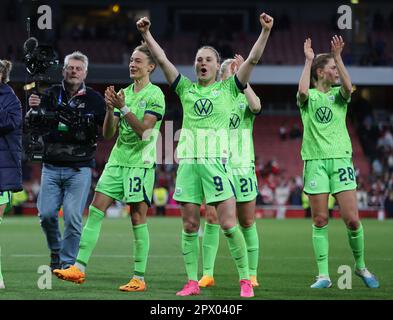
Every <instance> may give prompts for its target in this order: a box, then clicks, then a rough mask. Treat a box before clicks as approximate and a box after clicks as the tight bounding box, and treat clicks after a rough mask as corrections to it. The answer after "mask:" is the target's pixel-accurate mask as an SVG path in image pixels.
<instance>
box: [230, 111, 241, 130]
mask: <svg viewBox="0 0 393 320" xmlns="http://www.w3.org/2000/svg"><path fill="white" fill-rule="evenodd" d="M239 125H240V118H239V116H238V115H237V114H236V113H232V114H231V119H230V120H229V129H237V128H239Z"/></svg>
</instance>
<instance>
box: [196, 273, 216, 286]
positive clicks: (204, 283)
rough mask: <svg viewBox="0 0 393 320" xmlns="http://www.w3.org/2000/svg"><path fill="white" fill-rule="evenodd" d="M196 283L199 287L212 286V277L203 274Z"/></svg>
mask: <svg viewBox="0 0 393 320" xmlns="http://www.w3.org/2000/svg"><path fill="white" fill-rule="evenodd" d="M198 285H199V286H200V287H201V288H207V287H212V286H214V278H213V277H211V276H203V277H202V278H201V280H199V281H198Z"/></svg>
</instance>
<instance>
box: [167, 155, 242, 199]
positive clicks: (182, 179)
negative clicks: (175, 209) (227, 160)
mask: <svg viewBox="0 0 393 320" xmlns="http://www.w3.org/2000/svg"><path fill="white" fill-rule="evenodd" d="M233 196H235V190H234V187H233V182H232V173H231V170H230V169H229V167H228V166H227V165H226V164H223V163H222V161H221V159H219V158H211V159H181V160H180V162H179V168H178V169H177V177H176V189H175V194H174V196H173V199H175V200H176V201H179V202H186V203H196V204H201V203H202V202H203V200H204V199H205V198H206V203H207V204H209V203H215V202H221V201H224V200H227V199H230V198H231V197H233Z"/></svg>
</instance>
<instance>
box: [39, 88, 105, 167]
mask: <svg viewBox="0 0 393 320" xmlns="http://www.w3.org/2000/svg"><path fill="white" fill-rule="evenodd" d="M48 91H49V92H52V93H54V96H55V98H56V104H55V106H52V108H53V107H54V108H55V109H57V110H59V108H63V109H65V110H67V108H68V109H73V110H74V111H76V112H77V113H79V114H80V115H82V116H83V117H91V119H92V122H94V131H95V134H94V139H93V141H86V142H81V141H80V140H78V139H77V138H76V135H75V132H74V131H73V130H71V129H70V128H67V126H64V125H63V124H61V123H60V124H59V126H58V127H57V128H55V129H53V130H51V131H50V133H49V135H45V136H44V145H45V154H44V158H43V162H44V163H49V164H53V165H55V166H62V167H74V168H80V167H94V163H95V162H94V158H95V151H96V146H97V141H96V138H97V135H98V132H99V131H98V126H102V125H103V123H104V118H105V112H106V108H105V100H104V99H103V97H102V96H101V94H99V93H98V92H97V91H94V90H93V89H91V88H88V87H85V85H84V84H82V86H81V87H80V89H79V90H78V92H77V93H76V94H75V95H74V96H73V97H72V98H68V96H67V93H66V91H65V89H64V85H54V86H52V87H51V88H49V89H48Z"/></svg>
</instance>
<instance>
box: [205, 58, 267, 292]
mask: <svg viewBox="0 0 393 320" xmlns="http://www.w3.org/2000/svg"><path fill="white" fill-rule="evenodd" d="M243 61H244V60H243V57H242V56H240V55H235V58H234V59H227V60H225V61H224V62H223V63H222V65H221V69H220V78H221V80H223V81H225V80H226V79H227V78H228V77H230V76H231V75H233V74H235V73H236V71H237V70H238V69H239V67H240V65H241V64H242V63H243ZM243 92H244V94H239V95H238V97H237V98H236V99H235V100H234V102H233V109H232V114H231V119H230V123H229V129H230V132H231V135H230V139H232V140H231V142H230V150H231V156H230V158H229V164H230V166H231V169H232V174H233V184H234V188H235V191H236V213H237V217H238V219H239V225H240V230H241V231H242V233H243V236H244V240H245V241H246V246H247V254H248V266H249V273H250V280H251V284H252V286H253V287H257V286H259V283H258V280H257V268H258V258H259V238H258V232H257V228H256V225H255V203H256V197H257V195H258V186H257V179H256V175H255V166H254V161H255V158H254V145H253V138H252V129H253V125H254V120H255V117H256V116H257V115H259V114H260V113H261V110H262V109H261V108H262V107H261V101H260V99H259V98H258V96H257V95H256V94H255V92H254V91H253V90H252V88H251V86H250V85H249V84H247V88H246V89H244V91H243ZM205 218H206V223H205V229H204V233H203V240H202V261H203V277H202V278H201V280H199V282H198V283H199V286H200V287H202V288H205V287H211V286H213V285H214V284H215V281H214V264H215V259H216V255H217V250H218V245H219V237H220V234H219V231H220V230H219V227H220V226H219V223H218V217H217V212H216V209H215V207H214V206H211V205H206V211H205Z"/></svg>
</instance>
